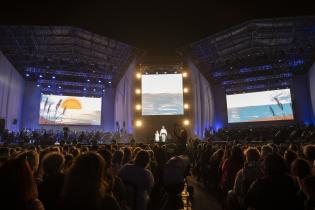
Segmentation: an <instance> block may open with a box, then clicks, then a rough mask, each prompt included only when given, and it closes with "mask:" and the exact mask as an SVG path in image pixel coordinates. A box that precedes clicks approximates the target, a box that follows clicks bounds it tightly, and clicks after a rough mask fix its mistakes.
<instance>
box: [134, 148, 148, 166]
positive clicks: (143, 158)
mask: <svg viewBox="0 0 315 210" xmlns="http://www.w3.org/2000/svg"><path fill="white" fill-rule="evenodd" d="M149 162H150V155H149V153H148V152H147V151H145V150H141V151H139V152H138V154H137V156H136V158H135V164H136V165H138V166H142V167H144V168H145V167H146V166H147V165H148V164H149Z"/></svg>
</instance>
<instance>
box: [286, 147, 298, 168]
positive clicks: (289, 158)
mask: <svg viewBox="0 0 315 210" xmlns="http://www.w3.org/2000/svg"><path fill="white" fill-rule="evenodd" d="M297 157H298V156H297V154H296V152H294V151H293V150H286V151H285V153H284V159H285V162H286V164H287V167H288V168H289V169H290V168H291V165H292V163H293V161H294V160H295V159H296V158H297Z"/></svg>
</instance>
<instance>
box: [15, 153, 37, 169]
mask: <svg viewBox="0 0 315 210" xmlns="http://www.w3.org/2000/svg"><path fill="white" fill-rule="evenodd" d="M17 158H21V159H24V160H27V162H28V163H29V165H30V167H31V169H32V171H33V172H36V171H37V169H38V166H39V154H38V153H37V151H34V150H33V151H28V152H23V153H21V154H19V155H18V156H17Z"/></svg>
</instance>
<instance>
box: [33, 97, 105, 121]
mask: <svg viewBox="0 0 315 210" xmlns="http://www.w3.org/2000/svg"><path fill="white" fill-rule="evenodd" d="M43 95H52V96H67V97H81V98H99V99H100V101H101V110H100V111H101V113H100V123H99V124H97V125H93V124H72V123H54V124H42V123H40V112H41V111H40V104H41V101H42V97H43ZM102 106H103V97H87V96H77V95H56V94H46V93H43V92H41V94H40V102H39V112H38V115H39V116H38V125H40V126H78V127H80V126H102V124H103V122H102V121H103V120H102V113H103V111H102V108H103V107H102Z"/></svg>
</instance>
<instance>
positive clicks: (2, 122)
mask: <svg viewBox="0 0 315 210" xmlns="http://www.w3.org/2000/svg"><path fill="white" fill-rule="evenodd" d="M4 129H5V119H0V136H1V135H2V134H3V132H4Z"/></svg>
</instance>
